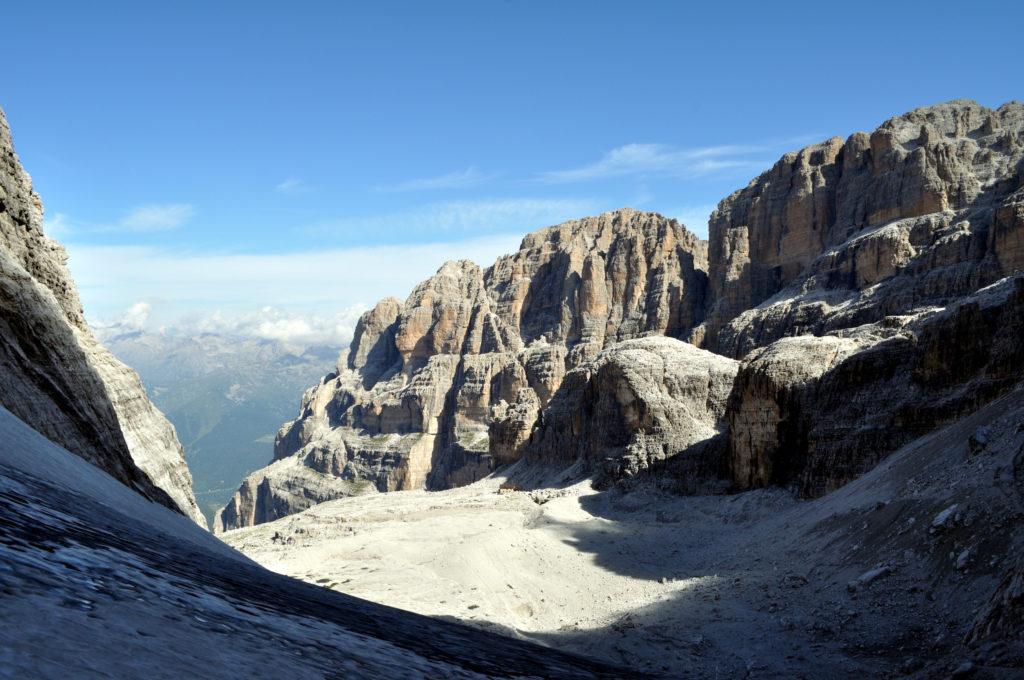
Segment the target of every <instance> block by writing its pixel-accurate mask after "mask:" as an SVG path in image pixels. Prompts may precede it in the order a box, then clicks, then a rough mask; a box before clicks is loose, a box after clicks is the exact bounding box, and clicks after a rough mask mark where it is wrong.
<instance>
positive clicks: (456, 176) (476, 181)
mask: <svg viewBox="0 0 1024 680" xmlns="http://www.w3.org/2000/svg"><path fill="white" fill-rule="evenodd" d="M490 179H493V175H485V174H483V173H482V172H480V171H479V170H478V169H476V168H475V167H472V166H470V167H468V168H466V169H465V170H459V171H457V172H449V173H448V174H446V175H438V176H437V177H422V178H420V179H410V180H406V181H404V182H398V183H397V184H383V185H379V186H376V187H374V188H375V189H376V190H377V191H389V192H390V191H428V190H432V189H464V188H467V187H473V186H477V185H480V184H483V183H484V182H486V181H488V180H490Z"/></svg>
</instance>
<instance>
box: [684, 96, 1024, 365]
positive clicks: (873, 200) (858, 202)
mask: <svg viewBox="0 0 1024 680" xmlns="http://www.w3.org/2000/svg"><path fill="white" fill-rule="evenodd" d="M1022 160H1024V105H1022V104H1020V103H1016V102H1012V103H1009V104H1005V105H1003V106H1001V107H999V108H998V109H994V110H993V109H987V108H985V107H983V106H980V105H978V104H976V103H974V102H971V101H967V100H957V101H952V102H949V103H946V104H940V105H937V106H931V107H927V108H922V109H916V110H914V111H911V112H910V113H907V114H905V115H903V116H899V117H896V118H892V119H891V120H889V121H886V122H885V123H884V124H883V125H881V126H880V127H879V128H878V129H877V130H875V131H874V132H872V133H870V134H867V133H863V132H858V133H856V134H853V135H851V136H850V137H849V138H848V139H847V140H846V141H845V142H844V141H843V140H842V139H840V138H833V139H830V140H828V141H826V142H823V143H821V144H816V145H813V146H809V147H807V148H805V149H803V150H801V151H799V152H794V153H790V154H786V155H785V156H783V157H782V158H781V159H780V160H779V161H778V162H777V163H776V164H775V166H774V167H772V169H771V170H769V171H768V172H766V173H764V174H762V175H761V176H759V177H757V178H756V179H754V180H753V181H752V182H751V183H750V185H748V186H747V187H746V188H744V189H742V190H740V191H737V192H736V193H734V194H733V195H731V196H729V197H728V198H726V199H725V200H723V201H722V202H721V203H720V204H719V205H718V209H717V210H716V211H715V212H714V213H713V214H712V216H711V220H710V224H709V234H710V239H709V260H710V261H709V269H708V271H709V291H708V297H709V301H710V306H709V311H708V318H707V320H706V322H705V323H704V324H703V325H702V326H701V328H700V329H699V330H698V332H697V334H696V337H698V338H699V339H702V340H703V346H705V347H707V348H708V349H711V350H712V351H716V352H720V353H722V354H727V355H729V356H733V357H737V358H739V357H742V356H743V355H745V354H746V353H748V352H750V351H751V350H752V349H754V348H756V347H761V346H764V345H766V344H768V343H769V342H771V341H772V340H776V339H778V338H780V337H783V336H786V335H797V334H808V333H810V334H822V333H827V332H831V331H833V330H835V329H839V328H850V327H854V326H858V325H861V324H865V323H873V322H877V321H880V320H882V319H883V318H884V317H885V316H889V315H894V314H903V313H906V312H909V311H912V310H915V309H918V308H921V307H925V306H928V305H933V306H942V305H946V304H948V303H949V302H951V301H952V300H955V299H956V298H958V297H960V296H963V295H968V294H970V293H973V292H974V291H976V290H978V289H979V288H981V287H983V286H985V285H988V284H990V283H993V282H995V281H997V280H999V279H1000V278H1002V277H1005V276H1009V275H1010V274H1012V273H1014V272H1015V271H1019V270H1020V269H1022V267H1024V249H1022V243H1024V241H1022V239H1024V186H1022V180H1021V178H1022V174H1021V162H1022Z"/></svg>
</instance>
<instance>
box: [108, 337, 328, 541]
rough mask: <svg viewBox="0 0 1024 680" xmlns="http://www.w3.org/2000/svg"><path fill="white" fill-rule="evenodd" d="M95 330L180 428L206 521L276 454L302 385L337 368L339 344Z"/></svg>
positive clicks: (311, 383) (313, 381)
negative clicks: (277, 440)
mask: <svg viewBox="0 0 1024 680" xmlns="http://www.w3.org/2000/svg"><path fill="white" fill-rule="evenodd" d="M97 334H98V335H99V336H100V337H101V338H102V341H103V342H104V344H105V345H106V346H107V348H108V349H110V351H111V352H113V354H114V355H115V356H116V357H117V358H118V359H120V360H121V361H123V362H124V363H126V364H128V365H129V366H131V367H132V368H134V369H135V370H136V371H137V372H138V373H139V376H140V377H141V378H142V382H143V384H144V385H145V387H146V391H147V392H148V394H149V396H150V398H151V399H152V400H153V403H154V404H156V406H157V408H159V409H160V410H161V411H163V412H164V414H165V415H166V416H167V418H168V420H170V421H171V423H172V424H173V425H174V427H175V429H176V430H177V432H178V439H179V440H180V441H181V444H182V446H183V447H184V449H185V459H186V461H187V462H188V466H189V469H190V470H191V472H192V480H193V488H194V490H195V496H196V501H197V502H198V504H199V508H200V510H202V512H203V515H204V516H205V517H206V519H207V521H208V522H209V521H211V520H212V518H213V513H214V512H216V510H217V509H219V508H221V507H223V506H224V504H225V503H226V502H227V501H228V499H230V498H231V494H232V493H234V491H235V489H236V488H237V486H238V480H239V479H241V478H242V477H245V476H246V475H248V474H249V473H250V472H252V471H253V470H256V469H258V468H261V467H263V466H264V465H266V464H267V463H268V461H270V459H271V456H272V454H273V448H274V435H275V434H276V432H277V429H278V428H279V427H280V426H281V424H282V423H284V422H285V421H287V420H290V419H292V418H294V417H295V412H296V408H297V406H298V401H299V397H300V396H301V395H302V393H303V391H304V390H305V389H306V388H307V387H309V386H310V385H313V384H315V383H316V382H317V381H318V380H319V379H320V377H321V376H323V375H324V374H326V373H329V372H330V371H333V370H334V362H335V359H336V358H337V356H338V352H339V351H340V348H338V347H331V346H324V345H318V346H309V347H302V346H292V345H289V344H287V343H284V342H281V341H278V340H270V339H263V338H242V337H236V336H230V335H222V334H216V333H205V334H202V335H190V336H185V335H179V334H176V333H174V332H162V333H161V332H148V331H139V330H135V329H131V328H124V327H116V326H114V327H108V328H105V329H98V330H97Z"/></svg>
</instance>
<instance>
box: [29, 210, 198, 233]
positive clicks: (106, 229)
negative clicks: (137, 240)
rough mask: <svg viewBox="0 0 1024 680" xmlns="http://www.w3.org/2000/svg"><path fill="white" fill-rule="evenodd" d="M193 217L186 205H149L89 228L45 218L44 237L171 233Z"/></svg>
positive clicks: (61, 215)
mask: <svg viewBox="0 0 1024 680" xmlns="http://www.w3.org/2000/svg"><path fill="white" fill-rule="evenodd" d="M195 214H196V211H195V208H194V207H193V206H192V205H191V204H189V203H152V204H149V205H140V206H138V207H135V208H132V209H131V210H129V211H128V212H127V213H125V214H124V215H123V216H122V217H121V218H120V219H118V220H117V221H116V222H109V223H101V224H89V223H84V222H77V221H74V220H72V219H71V218H70V217H68V216H67V215H66V214H64V213H57V214H55V215H54V216H53V217H52V218H46V221H45V225H44V228H45V230H46V233H47V234H49V235H50V236H51V237H54V238H65V237H67V236H70V235H72V234H83V233H136V234H144V233H151V232H157V231H171V230H173V229H177V228H178V227H181V226H182V225H184V224H185V223H186V222H188V221H189V220H190V219H192V216H193V215H195Z"/></svg>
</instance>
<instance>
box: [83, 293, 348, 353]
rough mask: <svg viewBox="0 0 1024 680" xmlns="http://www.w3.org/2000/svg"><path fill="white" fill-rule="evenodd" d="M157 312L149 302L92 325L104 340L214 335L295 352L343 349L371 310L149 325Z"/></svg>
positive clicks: (239, 314)
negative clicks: (267, 343) (271, 342)
mask: <svg viewBox="0 0 1024 680" xmlns="http://www.w3.org/2000/svg"><path fill="white" fill-rule="evenodd" d="M152 309H153V305H152V304H151V303H149V302H136V303H135V304H133V305H132V306H131V307H129V308H128V309H127V310H125V311H124V313H123V314H121V315H119V316H117V317H116V318H114V319H113V320H110V319H96V318H94V319H91V320H90V325H91V326H92V328H93V330H94V331H95V333H96V336H97V337H98V338H99V339H100V340H101V341H103V342H105V341H107V340H109V339H110V338H113V337H116V336H118V335H122V334H124V333H129V332H139V331H144V332H147V333H156V334H160V335H167V336H174V337H195V336H199V335H205V334H213V335H220V336H225V337H228V338H240V339H257V340H274V341H277V342H281V343H283V344H285V345H288V346H289V347H293V348H296V349H301V348H303V347H308V346H310V345H331V346H335V347H344V346H347V345H348V344H349V342H351V341H352V333H353V332H354V331H355V327H356V323H357V322H358V321H359V317H360V316H361V315H362V313H363V312H364V311H366V306H365V305H353V306H351V307H348V308H346V309H343V310H341V311H339V312H335V313H327V314H316V313H296V312H288V311H285V310H283V309H279V308H276V307H261V308H259V309H253V310H249V311H236V312H224V311H222V310H219V309H215V310H213V311H210V312H191V313H187V314H184V315H182V316H180V317H177V318H175V319H174V320H173V321H172V322H170V323H156V322H151V321H149V316H150V312H151V310H152ZM157 311H158V312H159V309H158V310H157Z"/></svg>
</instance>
